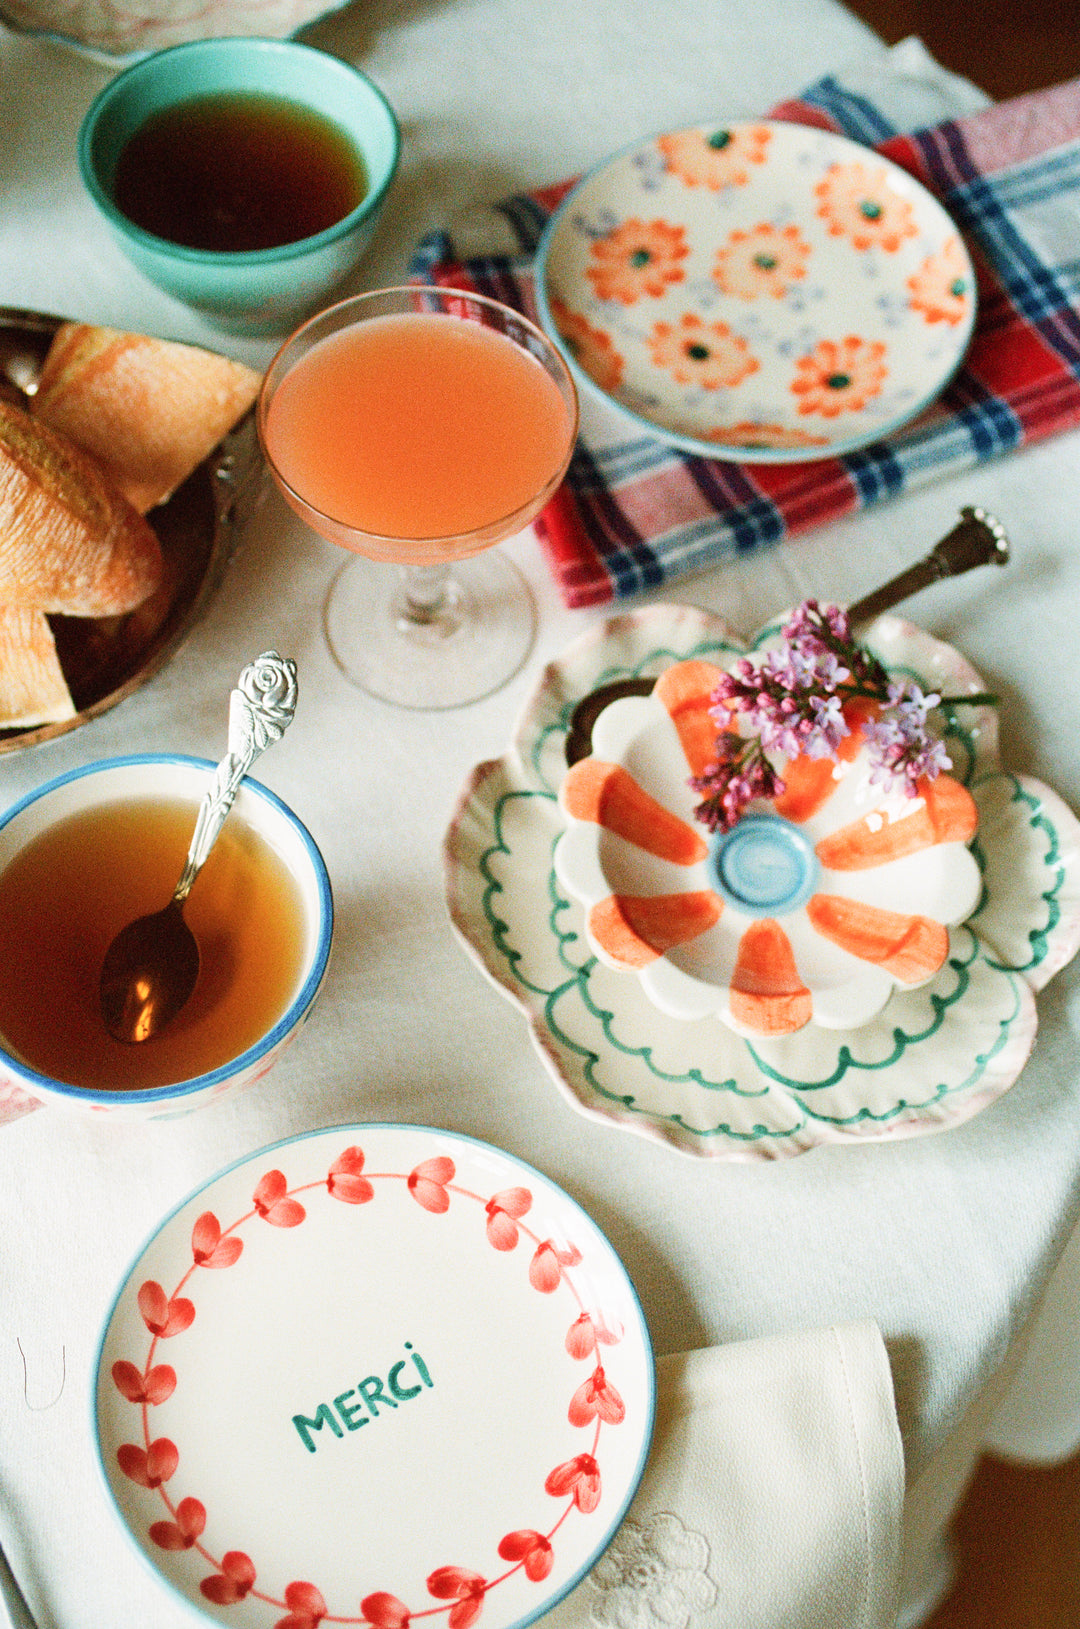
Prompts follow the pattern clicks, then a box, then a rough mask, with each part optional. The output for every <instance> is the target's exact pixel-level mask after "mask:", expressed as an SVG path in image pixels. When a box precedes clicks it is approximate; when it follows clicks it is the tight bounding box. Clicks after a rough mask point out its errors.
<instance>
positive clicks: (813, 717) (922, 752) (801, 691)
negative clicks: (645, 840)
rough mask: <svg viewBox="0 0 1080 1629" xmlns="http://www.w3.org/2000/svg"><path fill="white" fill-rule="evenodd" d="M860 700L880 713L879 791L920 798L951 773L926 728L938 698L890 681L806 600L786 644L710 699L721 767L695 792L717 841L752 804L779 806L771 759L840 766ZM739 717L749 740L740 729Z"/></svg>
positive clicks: (732, 676)
mask: <svg viewBox="0 0 1080 1629" xmlns="http://www.w3.org/2000/svg"><path fill="white" fill-rule="evenodd" d="M857 698H865V699H867V700H871V701H875V702H877V704H878V707H879V715H878V717H877V718H876V719H873V720H870V721H868V722H865V723H864V724H863V726H862V728H863V736H864V739H865V740H866V742H867V745H868V748H869V756H870V761H871V765H872V770H871V782H872V783H873V784H880V785H886V786H892V785H896V784H897V783H899V785H901V786H902V787H903V788H904V789H905V790H906V791H907V792H908V794H909V795H911V796H914V795H915V793H916V791H917V788H918V783H919V781H920V780H922V779H927V778H928V779H932V778H933V777H934V776H935V775H937V774H939V773H940V771H941V770H943V769H950V768H951V767H952V764H951V760H950V758H949V756H948V753H947V752H946V751H945V748H944V746H943V745H942V743H941V742H940V741H939V740H937V739H936V738H935V737H934V736H932V735H931V734H930V731H929V726H928V718H929V715H930V713H931V712H932V711H933V709H934V708H935V707H937V706H939V705H940V704H941V697H940V696H939V695H937V694H935V693H934V692H924V691H923V690H922V689H921V688H920V687H919V685H917V684H915V683H914V682H913V681H912V680H910V679H908V680H903V681H896V680H893V679H892V678H891V677H890V675H889V673H888V670H887V669H886V668H885V667H884V665H883V664H882V663H881V662H879V661H878V659H877V657H876V656H874V655H873V654H872V652H870V651H868V650H866V649H865V648H864V647H863V646H861V645H859V644H857V643H856V642H855V639H854V637H853V635H852V631H851V623H850V619H849V617H848V615H847V612H846V611H844V610H842V609H841V608H840V607H839V606H836V605H824V606H823V605H819V604H818V602H817V601H816V600H805V601H804V602H803V603H802V605H800V606H799V607H798V608H797V609H796V610H795V611H794V612H793V613H792V615H791V616H790V617H789V619H788V621H787V622H786V623H785V624H784V627H783V629H782V639H781V642H780V643H779V644H777V645H773V646H770V647H769V649H768V650H766V651H765V652H764V653H763V654H762V655H761V657H759V658H758V659H757V660H756V661H755V660H751V659H750V658H749V657H745V656H744V657H741V658H740V659H739V660H738V661H737V662H736V663H735V664H734V665H733V667H732V668H730V669H729V671H728V672H727V673H724V674H722V675H721V677H720V679H719V681H718V683H717V686H716V689H715V690H714V691H713V694H712V698H711V703H712V705H711V707H710V714H711V716H712V718H713V719H714V720H715V721H716V723H717V725H718V726H719V734H718V736H717V757H716V761H715V762H714V763H713V764H712V765H710V767H709V768H708V769H707V770H706V772H705V773H704V774H703V775H701V776H698V777H695V778H694V779H693V780H691V782H690V785H691V787H692V788H693V789H694V791H697V792H701V793H702V794H703V795H704V801H703V802H702V803H701V804H700V805H699V806H698V808H697V809H696V811H695V813H696V814H697V817H698V819H699V820H702V821H703V822H704V824H705V825H706V826H708V827H709V830H710V831H716V830H723V831H729V830H730V829H731V827H732V826H733V825H734V824H735V822H736V821H737V820H738V819H739V817H740V815H741V814H742V813H743V811H744V810H745V808H746V806H747V804H749V803H750V802H752V801H753V799H754V798H771V797H777V796H779V795H780V793H781V792H782V791H783V789H784V786H783V781H782V780H781V779H780V777H779V773H778V771H777V770H776V768H775V767H774V766H773V764H772V763H771V761H770V759H769V758H768V756H767V754H769V753H774V754H776V755H778V756H779V757H781V758H794V757H796V756H799V755H802V756H804V757H807V758H834V759H835V758H836V757H837V755H838V751H839V747H840V743H841V742H842V741H843V740H844V738H845V737H846V736H848V735H850V733H851V728H850V726H849V724H848V721H847V719H846V717H845V716H844V706H845V704H846V703H847V702H849V701H854V700H856V699H857ZM966 699H968V700H974V699H975V698H974V697H969V698H966ZM736 716H737V717H738V719H739V722H740V724H741V725H742V726H743V728H744V729H745V730H746V731H747V732H748V733H747V734H745V735H744V734H739V733H738V732H737V731H736V730H735V729H733V727H732V726H733V724H734V721H735V718H736Z"/></svg>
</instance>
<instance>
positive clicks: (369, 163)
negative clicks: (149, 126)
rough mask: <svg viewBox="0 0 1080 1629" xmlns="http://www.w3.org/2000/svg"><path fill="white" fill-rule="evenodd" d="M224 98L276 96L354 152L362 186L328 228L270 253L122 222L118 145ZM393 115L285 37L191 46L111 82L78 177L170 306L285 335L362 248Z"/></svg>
mask: <svg viewBox="0 0 1080 1629" xmlns="http://www.w3.org/2000/svg"><path fill="white" fill-rule="evenodd" d="M230 92H241V93H245V94H251V93H256V94H262V95H266V96H269V97H276V98H284V99H286V100H287V101H289V102H291V103H292V104H293V105H294V106H298V107H300V108H302V109H307V110H309V111H311V112H312V113H315V114H317V115H321V116H322V117H323V118H324V119H328V120H329V121H330V122H331V123H332V124H334V125H336V126H337V128H338V129H339V130H340V131H341V132H343V133H344V134H345V135H346V137H347V138H348V139H349V141H350V142H351V143H352V144H353V145H354V147H355V148H356V150H357V151H358V153H359V156H360V159H361V161H362V164H363V168H364V171H365V175H366V180H367V190H366V192H365V193H364V196H363V198H362V199H361V201H360V203H359V204H358V205H357V207H356V208H355V209H353V210H352V211H351V212H350V213H349V214H347V215H345V216H343V217H342V218H341V219H340V220H339V221H337V222H336V223H335V224H334V225H332V226H330V227H328V228H327V229H326V230H324V231H320V232H317V233H315V234H314V235H312V236H309V237H302V238H299V239H297V240H296V241H295V242H291V243H286V244H283V245H281V246H280V247H277V248H272V249H254V250H244V251H241V252H219V251H216V250H208V249H195V248H188V247H186V246H184V245H182V244H178V243H173V242H170V241H169V240H168V239H167V238H164V237H158V236H155V235H154V234H153V233H152V232H149V231H145V230H143V229H142V228H141V227H139V226H137V225H135V223H134V222H133V221H131V220H129V219H128V217H127V216H126V215H125V214H124V213H123V212H122V211H121V210H120V209H118V208H117V205H116V201H115V198H114V188H115V182H116V171H117V164H118V161H119V159H120V155H121V153H122V152H123V149H124V147H125V146H126V144H127V143H128V141H129V140H130V139H131V137H132V136H133V135H134V134H135V132H136V131H138V130H139V129H140V128H141V126H142V125H143V124H144V123H145V122H146V121H147V119H150V118H152V117H153V116H154V115H157V114H161V113H164V112H166V111H167V110H169V109H171V108H174V107H176V106H177V105H178V104H181V103H185V102H189V101H192V100H194V99H196V98H201V97H205V96H218V95H227V94H229V93H230ZM399 149H400V134H399V130H398V122H397V119H396V117H395V115H394V112H393V109H392V108H391V107H390V104H389V103H388V102H387V100H386V98H385V96H384V95H383V94H382V92H381V91H380V90H379V89H378V88H377V87H376V86H375V85H373V84H372V82H371V80H370V79H368V78H366V76H365V75H364V74H362V73H360V72H359V71H358V70H357V69H355V68H353V67H350V66H349V64H347V63H345V62H342V61H341V60H340V59H339V58H338V57H334V56H329V55H328V54H327V53H326V52H324V51H317V50H315V49H313V48H312V47H311V46H307V45H300V44H298V43H297V42H295V41H293V40H274V39H261V38H259V39H256V38H239V39H237V38H230V39H210V40H194V41H191V42H190V43H188V44H184V45H176V46H172V47H170V48H169V49H168V50H165V51H158V52H155V53H154V54H153V55H152V56H149V57H144V58H143V59H142V60H141V61H139V62H136V63H134V64H133V65H132V66H131V67H129V68H126V69H125V70H124V71H123V72H122V73H120V74H118V75H117V76H116V78H115V79H113V80H112V81H111V82H110V83H109V84H108V85H107V86H106V87H105V89H104V90H103V91H101V92H100V94H99V95H98V96H97V97H96V98H95V100H94V102H93V103H92V104H91V107H90V109H89V111H88V113H87V115H86V117H85V119H84V120H83V123H82V128H81V130H80V132H79V166H80V169H81V171H82V176H83V181H84V183H85V185H86V187H87V190H88V191H89V193H90V196H91V197H92V198H93V200H94V202H95V204H96V205H97V207H98V208H99V209H100V211H101V213H102V215H103V216H104V217H105V220H106V221H107V222H108V224H109V226H110V227H111V229H112V231H113V233H114V235H115V237H116V239H117V242H118V243H119V245H120V247H121V248H122V249H123V250H124V252H125V254H126V255H127V256H128V258H129V259H130V260H131V261H132V263H133V264H134V265H135V266H136V267H137V268H138V269H139V271H140V272H142V273H143V275H144V276H146V277H148V278H149V279H150V281H151V282H153V283H156V284H157V286H158V287H159V288H161V289H164V291H165V292H166V293H167V294H171V295H172V296H173V297H174V298H175V299H178V300H182V301H183V302H184V303H185V304H186V305H189V306H193V307H194V308H195V309H196V310H198V311H200V312H202V313H203V315H204V316H206V317H207V318H208V319H209V320H210V321H211V322H213V323H214V324H215V325H216V326H218V327H220V328H223V329H226V330H228V331H229V332H231V333H235V334H249V335H268V334H284V333H288V332H289V331H290V330H291V329H292V328H293V327H295V325H296V324H297V322H299V321H301V320H302V319H303V318H304V317H306V316H308V315H310V313H311V312H312V311H314V310H316V309H317V308H318V307H319V306H320V305H323V304H325V303H326V302H327V299H328V297H329V296H330V294H331V292H332V291H333V290H334V289H335V288H336V287H337V285H338V284H339V283H340V282H341V281H342V279H343V278H344V277H345V276H346V275H347V274H348V273H349V272H350V271H351V270H352V268H353V266H355V264H356V262H357V260H358V259H359V258H360V256H361V255H362V254H363V252H364V250H365V249H366V248H367V246H368V243H369V242H370V240H371V237H372V234H373V233H374V231H375V227H376V223H377V221H378V218H379V214H380V212H381V209H382V205H383V202H384V200H385V198H386V194H387V190H388V189H389V187H390V183H391V181H392V180H393V178H394V173H395V171H396V169H397V162H398V153H399Z"/></svg>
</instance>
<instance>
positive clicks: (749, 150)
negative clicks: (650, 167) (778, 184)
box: [656, 125, 772, 192]
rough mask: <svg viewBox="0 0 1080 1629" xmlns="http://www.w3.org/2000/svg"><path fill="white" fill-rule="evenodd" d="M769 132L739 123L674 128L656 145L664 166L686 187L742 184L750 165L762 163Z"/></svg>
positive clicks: (744, 183)
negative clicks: (714, 127)
mask: <svg viewBox="0 0 1080 1629" xmlns="http://www.w3.org/2000/svg"><path fill="white" fill-rule="evenodd" d="M771 140H772V131H771V130H768V129H766V127H765V126H764V125H741V126H739V128H738V129H735V130H710V131H702V130H677V131H674V132H673V133H672V134H670V135H666V136H661V137H660V139H659V141H658V142H657V144H656V145H657V147H658V148H659V149H660V152H661V153H662V154H663V158H664V168H665V169H666V170H667V171H668V173H669V174H670V175H674V176H676V177H677V178H678V179H679V180H680V181H683V182H685V184H686V185H687V186H688V187H708V188H709V190H710V191H711V192H719V191H720V189H721V187H744V186H745V185H746V183H747V182H748V181H749V179H750V171H751V166H752V165H755V164H764V163H765V160H766V157H767V155H768V148H769V143H770V141H771Z"/></svg>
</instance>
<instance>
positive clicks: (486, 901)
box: [477, 789, 561, 996]
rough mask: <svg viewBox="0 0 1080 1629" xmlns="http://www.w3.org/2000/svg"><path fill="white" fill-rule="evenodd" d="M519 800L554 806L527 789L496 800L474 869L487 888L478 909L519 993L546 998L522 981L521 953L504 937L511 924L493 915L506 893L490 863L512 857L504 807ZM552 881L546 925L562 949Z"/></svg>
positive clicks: (549, 799) (542, 794) (547, 795)
mask: <svg viewBox="0 0 1080 1629" xmlns="http://www.w3.org/2000/svg"><path fill="white" fill-rule="evenodd" d="M519 798H524V799H525V800H526V801H531V800H532V799H533V798H540V799H541V801H542V802H546V803H552V802H554V797H553V795H552V794H551V793H550V792H530V791H528V790H526V789H522V790H520V791H510V792H502V793H500V795H499V797H498V798H497V799H496V800H495V803H494V805H493V807H492V811H491V814H492V828H493V830H492V836H493V839H494V841H493V842H491V843H489V844H488V846H487V848H486V849H484V851H483V853H482V854H481V855H480V858H479V861H478V864H477V869H478V870H479V872H480V875H481V876H482V877H483V879H484V881H485V883H486V884H487V886H486V887H485V889H484V892H483V894H482V895H481V905H482V907H483V911H484V917H485V920H486V921H487V925H488V928H489V930H490V932H491V941H492V944H493V945H494V947H495V949H496V950H497V951H498V952H499V954H500V956H502V958H503V960H504V961H505V962H506V964H507V966H508V967H509V968H510V970H511V973H512V975H513V978H514V980H515V982H516V983H517V984H519V985H520V986H521V987H522V989H524V990H528V991H530V992H531V993H532V994H533V995H540V996H546V995H547V994H548V990H547V987H546V985H543V984H533V983H532V981H531V980H530V979H527V978H525V977H524V976H523V974H522V973H521V970H520V969H521V963H522V961H523V956H522V953H521V951H519V950H514V949H513V948H512V947H511V945H510V944H509V942H508V940H507V938H506V935H507V934H508V932H509V931H510V924H509V923H508V922H504V921H503V920H502V918H501V917H500V916H499V915H498V914H497V913H496V911H495V907H494V900H495V897H496V896H497V895H499V894H502V893H503V892H505V890H504V887H503V884H502V883H501V882H500V881H499V879H498V877H496V876H494V875H493V874H492V870H491V859H492V856H493V855H496V854H505V855H506V857H507V859H510V858H511V857H512V855H511V850H510V847H509V845H508V844H507V843H506V841H505V840H504V838H503V810H504V809H505V807H506V805H507V804H509V803H514V802H516V801H517V800H518V799H519ZM554 880H555V879H554V875H553V874H552V875H551V876H550V877H549V881H548V887H549V891H550V892H551V893H552V897H553V899H554V900H555V901H556V903H555V904H553V906H552V910H551V913H550V915H549V918H548V921H549V924H550V926H551V930H552V932H553V933H554V934H555V935H556V938H559V939H560V945H561V936H560V935H559V932H558V929H557V927H556V925H555V920H554V918H555V913H556V910H557V909H558V903H557V902H558V900H559V895H558V894H557V893H556V892H555V891H554V888H553V884H554ZM560 954H561V951H560Z"/></svg>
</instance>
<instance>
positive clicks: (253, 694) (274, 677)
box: [98, 650, 297, 1042]
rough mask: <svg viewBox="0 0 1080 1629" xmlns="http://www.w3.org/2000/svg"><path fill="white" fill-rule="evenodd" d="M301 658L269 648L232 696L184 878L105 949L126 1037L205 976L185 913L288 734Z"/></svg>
mask: <svg viewBox="0 0 1080 1629" xmlns="http://www.w3.org/2000/svg"><path fill="white" fill-rule="evenodd" d="M296 693H297V687H296V664H295V663H294V662H292V661H289V660H287V659H286V658H283V657H281V656H279V655H278V654H277V652H276V651H272V650H271V651H264V652H263V653H262V655H261V656H258V657H256V659H255V661H254V662H251V663H249V665H248V666H247V667H246V668H245V669H244V671H243V672H242V673H241V675H240V678H239V680H238V681H237V686H236V689H235V690H234V691H233V692H232V696H231V697H230V700H229V734H228V750H227V752H226V754H225V756H224V758H223V759H222V760H221V762H220V763H219V764H218V766H217V768H216V769H215V771H214V774H213V777H212V779H211V782H210V785H209V787H208V788H207V791H206V793H205V795H204V797H203V799H202V802H201V803H200V805H199V812H198V815H197V817H196V821H195V831H194V833H193V835H192V839H191V845H190V847H189V849H188V854H187V859H186V861H185V862H184V869H183V871H182V872H181V873H180V880H179V882H178V883H177V885H176V887H175V889H174V890H173V895H172V898H171V899H170V900H169V903H168V904H167V905H166V906H164V907H163V909H162V910H160V911H154V912H152V913H151V914H150V915H149V916H140V917H137V918H136V919H135V921H134V922H129V923H128V924H127V926H126V927H124V928H121V930H120V932H119V933H118V934H117V935H116V938H115V939H114V940H113V942H112V944H111V945H110V946H109V948H108V950H107V951H106V952H105V960H104V961H103V962H102V965H101V978H100V982H99V992H98V993H99V1003H100V1008H101V1016H102V1019H103V1020H104V1023H105V1028H106V1029H107V1030H108V1031H109V1033H110V1035H112V1036H114V1037H115V1039H116V1040H118V1041H129V1042H140V1041H148V1040H150V1039H151V1037H152V1036H154V1035H156V1034H157V1033H158V1031H159V1030H160V1029H161V1028H162V1026H163V1025H165V1024H167V1023H168V1022H169V1021H170V1019H172V1018H175V1016H176V1014H177V1013H178V1012H179V1011H180V1009H181V1007H183V1006H184V1004H185V1002H186V1001H187V1000H188V998H189V997H190V995H191V993H192V991H193V990H194V988H195V983H196V980H197V979H198V976H199V946H198V943H197V942H196V939H195V936H194V934H193V933H192V931H191V929H190V928H189V927H188V925H187V923H186V922H185V921H184V917H183V905H184V901H185V900H186V899H187V897H188V894H189V893H190V892H191V888H192V884H193V883H194V881H195V878H196V877H197V876H198V874H199V872H200V871H201V870H202V868H203V866H204V864H205V863H206V859H207V856H208V855H209V853H210V850H211V848H212V847H213V845H214V842H215V840H216V838H217V835H218V833H219V832H220V831H221V828H222V826H223V825H224V823H225V817H226V816H227V814H228V813H229V810H230V809H231V808H232V806H233V802H234V800H235V798H236V793H237V789H238V788H239V786H240V782H241V781H242V780H243V778H244V776H245V775H246V774H247V772H248V770H249V769H250V768H251V766H252V764H253V763H254V762H255V759H256V758H257V757H258V756H259V754H260V753H262V752H265V751H266V749H267V747H269V746H272V745H273V743H274V742H275V741H280V739H281V737H282V736H283V735H284V733H285V731H286V729H287V728H288V726H289V724H290V722H291V721H292V717H293V714H294V712H295V711H296Z"/></svg>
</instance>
